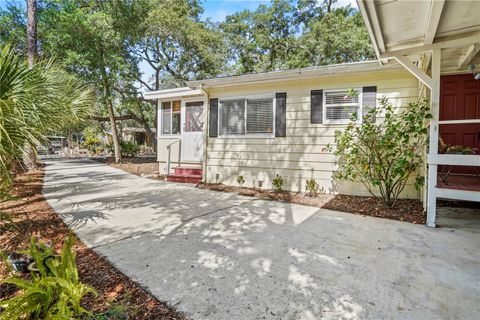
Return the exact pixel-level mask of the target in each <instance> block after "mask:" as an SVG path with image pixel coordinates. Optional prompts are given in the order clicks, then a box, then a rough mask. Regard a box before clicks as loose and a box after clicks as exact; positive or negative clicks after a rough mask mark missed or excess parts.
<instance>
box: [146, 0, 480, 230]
mask: <svg viewBox="0 0 480 320" xmlns="http://www.w3.org/2000/svg"><path fill="white" fill-rule="evenodd" d="M358 5H359V8H360V11H361V13H362V15H363V18H364V20H365V24H366V26H367V29H368V32H369V34H370V38H371V40H372V43H373V45H374V48H375V52H376V54H377V57H378V60H375V61H365V62H356V63H344V64H337V65H327V66H318V67H310V68H302V69H293V70H279V71H273V72H267V73H258V74H246V75H239V76H229V77H218V78H214V79H206V80H196V81H190V82H188V86H187V87H183V88H176V89H168V90H159V91H153V92H149V93H148V94H146V97H147V98H150V99H156V100H157V101H158V123H159V128H158V161H159V163H160V172H164V173H165V174H167V177H168V178H167V179H170V180H172V181H200V180H203V181H205V182H209V183H212V182H221V183H224V184H230V185H235V184H236V178H237V177H238V176H240V175H241V176H243V177H244V179H245V186H257V185H258V183H259V181H262V184H263V188H271V187H272V179H273V177H274V176H275V175H276V174H279V175H281V176H282V177H284V178H285V180H286V186H285V188H286V189H287V190H292V191H304V186H305V182H306V180H308V179H311V178H313V179H315V180H316V181H317V182H318V183H319V185H320V187H321V188H322V189H323V191H325V192H332V193H342V194H351V195H367V191H366V190H365V188H364V187H363V186H362V185H361V183H357V182H339V181H335V180H333V179H332V175H333V172H334V170H335V158H334V155H333V154H332V153H331V152H328V151H325V147H326V145H327V144H330V143H333V142H334V134H335V131H336V130H338V129H342V128H343V127H344V126H345V125H346V124H347V123H348V122H349V117H350V113H351V112H354V111H357V112H359V113H362V112H364V111H365V109H366V108H368V107H372V106H375V105H376V103H377V100H378V98H380V97H383V96H385V97H387V98H388V99H389V100H390V101H391V102H392V104H393V105H394V106H395V107H397V108H401V107H402V106H404V105H406V104H407V103H408V102H411V101H415V100H417V99H418V98H419V97H429V98H430V101H431V104H432V113H433V119H432V120H431V121H430V124H429V127H430V146H429V150H428V154H427V153H426V154H425V168H424V170H425V173H426V175H427V177H428V184H427V187H426V188H425V190H424V191H417V190H415V188H414V186H413V179H412V182H411V183H410V184H409V185H408V186H407V187H406V188H405V190H404V191H403V194H402V197H404V198H414V199H423V200H424V203H425V206H426V208H428V210H427V214H428V225H429V226H432V227H433V226H435V210H436V199H437V198H438V197H442V198H451V199H462V200H473V201H480V192H479V191H480V183H479V180H472V181H473V182H471V181H470V182H468V183H469V185H468V186H467V187H465V186H460V187H458V188H455V187H453V188H452V185H453V183H452V184H451V185H450V186H446V185H441V184H439V183H438V182H437V180H438V178H437V177H438V173H437V171H438V166H439V165H440V166H457V165H458V166H464V167H473V166H475V167H478V166H480V156H479V155H449V154H439V153H438V141H439V137H442V139H443V140H444V141H446V142H448V143H450V144H460V145H465V146H471V147H474V148H478V147H480V80H476V78H477V77H475V72H477V69H476V67H475V66H474V64H475V63H480V54H479V51H480V19H479V18H478V12H480V1H439V0H426V1H399V0H394V1H383V0H374V1H370V0H369V1H366V0H364V1H361V0H359V1H358ZM472 65H473V66H472ZM479 71H480V70H479ZM479 78H480V77H479ZM351 88H353V89H356V90H357V91H358V92H359V95H358V96H357V97H351V98H348V97H347V90H348V89H351ZM376 121H382V119H381V118H377V119H376ZM442 168H443V167H442ZM172 169H173V171H172ZM460 174H461V173H460ZM472 176H473V178H478V175H472ZM469 177H470V176H468V177H463V176H462V179H463V178H469Z"/></svg>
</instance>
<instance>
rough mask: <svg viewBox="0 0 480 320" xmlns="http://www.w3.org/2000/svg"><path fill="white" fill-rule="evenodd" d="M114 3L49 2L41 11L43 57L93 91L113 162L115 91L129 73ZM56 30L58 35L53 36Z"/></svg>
mask: <svg viewBox="0 0 480 320" xmlns="http://www.w3.org/2000/svg"><path fill="white" fill-rule="evenodd" d="M117 9H118V6H117V1H88V2H78V1H73V0H58V1H53V0H50V5H47V6H45V8H44V9H43V11H42V15H43V18H42V22H43V23H45V25H43V29H42V30H43V33H42V36H43V40H42V49H43V54H45V55H50V56H55V57H56V58H57V59H58V60H59V61H60V62H61V63H62V64H63V66H64V67H65V68H66V69H67V70H68V71H71V72H73V73H76V74H78V75H80V76H81V77H82V78H83V79H85V80H86V81H87V82H88V83H90V84H92V85H93V86H95V87H96V88H97V96H98V98H99V101H100V102H101V104H102V105H103V106H104V110H106V111H107V114H108V119H109V122H110V127H111V132H112V140H113V144H114V146H115V160H116V162H120V161H121V158H122V157H121V152H120V141H119V138H118V133H117V119H116V114H115V104H116V102H117V101H118V95H117V93H116V91H115V88H116V87H117V86H118V85H119V83H121V82H122V79H123V78H124V77H128V75H129V74H131V73H132V68H135V65H134V64H132V63H131V61H130V60H129V56H128V54H127V51H126V47H125V39H124V37H123V34H122V33H121V32H120V31H119V29H120V27H121V26H122V22H119V19H116V17H117ZM56 30H60V31H61V32H57V31H56Z"/></svg>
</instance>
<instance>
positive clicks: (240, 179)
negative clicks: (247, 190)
mask: <svg viewBox="0 0 480 320" xmlns="http://www.w3.org/2000/svg"><path fill="white" fill-rule="evenodd" d="M237 183H238V185H239V186H240V187H243V184H244V183H245V179H244V178H243V176H238V177H237Z"/></svg>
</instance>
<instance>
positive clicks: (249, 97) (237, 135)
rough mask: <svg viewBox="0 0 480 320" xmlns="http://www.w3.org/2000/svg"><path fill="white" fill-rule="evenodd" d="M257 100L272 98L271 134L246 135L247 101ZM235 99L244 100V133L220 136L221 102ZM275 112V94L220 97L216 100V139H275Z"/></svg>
mask: <svg viewBox="0 0 480 320" xmlns="http://www.w3.org/2000/svg"><path fill="white" fill-rule="evenodd" d="M258 98H272V99H273V125H272V133H247V99H258ZM235 99H244V100H245V108H244V109H245V133H244V134H221V132H222V130H221V124H222V111H221V110H222V104H221V101H222V100H235ZM276 111H277V99H275V94H257V95H248V96H235V97H221V98H218V123H217V126H218V137H219V138H226V139H256V138H257V139H258V138H265V139H273V138H275V119H276Z"/></svg>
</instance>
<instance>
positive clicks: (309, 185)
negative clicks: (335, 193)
mask: <svg viewBox="0 0 480 320" xmlns="http://www.w3.org/2000/svg"><path fill="white" fill-rule="evenodd" d="M305 189H306V190H307V194H308V195H309V196H310V197H316V196H317V194H318V190H319V189H320V187H319V186H318V183H317V181H315V179H309V180H307V182H306V183H305Z"/></svg>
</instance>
